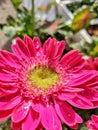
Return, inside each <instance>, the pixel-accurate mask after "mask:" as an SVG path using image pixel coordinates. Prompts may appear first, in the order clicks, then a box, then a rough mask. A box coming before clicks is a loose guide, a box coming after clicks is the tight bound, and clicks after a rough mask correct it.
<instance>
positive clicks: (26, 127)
mask: <svg viewBox="0 0 98 130" xmlns="http://www.w3.org/2000/svg"><path fill="white" fill-rule="evenodd" d="M39 123H40V114H39V113H38V112H36V111H34V110H33V109H32V108H31V109H30V110H29V113H28V115H27V117H26V119H25V120H24V122H23V124H22V129H23V130H35V129H36V128H37V127H38V125H39Z"/></svg>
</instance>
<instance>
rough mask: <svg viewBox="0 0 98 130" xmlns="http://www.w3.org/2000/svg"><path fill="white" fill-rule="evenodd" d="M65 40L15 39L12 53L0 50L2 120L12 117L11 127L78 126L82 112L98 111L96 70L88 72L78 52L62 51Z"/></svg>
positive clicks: (55, 129) (48, 129)
mask: <svg viewBox="0 0 98 130" xmlns="http://www.w3.org/2000/svg"><path fill="white" fill-rule="evenodd" d="M64 48H65V42H64V41H60V42H57V41H56V39H54V38H49V39H48V40H46V41H45V43H44V44H43V46H42V44H41V42H40V40H39V38H34V39H33V40H32V39H31V38H29V37H28V36H26V37H25V38H24V41H22V40H21V39H20V38H16V42H15V43H14V44H12V50H13V53H10V52H7V51H0V120H3V119H5V118H8V117H11V119H12V126H11V127H12V129H13V130H16V129H21V128H22V130H40V129H43V128H45V129H46V130H62V122H64V123H65V124H66V125H67V126H69V127H70V128H72V129H77V128H78V123H82V118H81V117H80V116H79V115H78V114H77V113H76V112H75V111H74V110H73V108H72V107H71V106H70V104H71V105H72V106H74V107H77V108H81V109H92V108H96V107H98V91H97V89H96V88H98V80H97V79H98V78H97V77H98V72H97V71H95V70H90V71H89V70H86V69H84V68H85V67H84V59H83V58H82V55H81V54H80V53H79V51H78V50H72V51H70V52H68V53H67V54H65V55H64V56H63V57H61V56H62V53H63V50H64Z"/></svg>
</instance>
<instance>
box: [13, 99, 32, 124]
mask: <svg viewBox="0 0 98 130" xmlns="http://www.w3.org/2000/svg"><path fill="white" fill-rule="evenodd" d="M30 104H31V103H30V102H29V101H23V102H22V103H20V104H19V105H18V106H17V107H16V108H15V109H14V111H13V115H12V121H13V122H15V123H18V122H21V121H22V120H23V119H25V117H26V116H27V114H28V112H29V109H30Z"/></svg>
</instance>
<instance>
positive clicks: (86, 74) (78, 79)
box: [70, 71, 98, 87]
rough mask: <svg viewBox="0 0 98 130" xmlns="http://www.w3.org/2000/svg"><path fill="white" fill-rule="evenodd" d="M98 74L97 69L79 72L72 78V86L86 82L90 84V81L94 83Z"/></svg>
mask: <svg viewBox="0 0 98 130" xmlns="http://www.w3.org/2000/svg"><path fill="white" fill-rule="evenodd" d="M97 76H98V73H97V72H96V71H83V72H82V73H78V74H76V75H73V76H72V78H73V79H74V80H71V82H70V86H72V87H73V86H75V87H76V86H80V85H83V84H85V83H87V85H89V84H90V82H91V83H92V82H93V80H94V79H95V78H96V77H97ZM89 81H90V82H89Z"/></svg>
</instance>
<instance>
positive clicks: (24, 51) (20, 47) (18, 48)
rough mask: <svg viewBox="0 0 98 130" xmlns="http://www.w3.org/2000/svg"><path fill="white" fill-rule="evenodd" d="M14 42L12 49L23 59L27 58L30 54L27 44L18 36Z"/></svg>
mask: <svg viewBox="0 0 98 130" xmlns="http://www.w3.org/2000/svg"><path fill="white" fill-rule="evenodd" d="M15 42H16V43H14V44H12V50H13V52H14V53H15V54H16V56H18V57H19V58H22V59H27V58H28V57H29V56H30V53H29V50H28V48H27V46H26V44H25V43H24V42H23V41H22V40H21V39H20V38H16V39H15Z"/></svg>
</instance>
